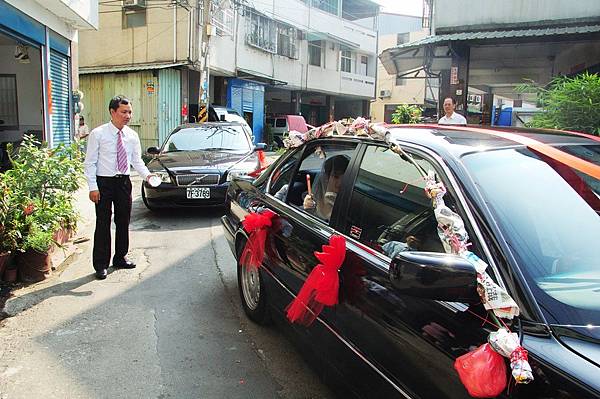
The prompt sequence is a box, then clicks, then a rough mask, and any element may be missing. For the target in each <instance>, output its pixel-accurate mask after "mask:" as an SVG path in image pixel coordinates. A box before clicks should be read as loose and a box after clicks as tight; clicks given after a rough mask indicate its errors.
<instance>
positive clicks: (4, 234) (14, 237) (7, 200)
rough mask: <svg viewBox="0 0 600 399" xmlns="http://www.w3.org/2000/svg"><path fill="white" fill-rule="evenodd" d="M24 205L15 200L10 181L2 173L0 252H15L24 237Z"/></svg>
mask: <svg viewBox="0 0 600 399" xmlns="http://www.w3.org/2000/svg"><path fill="white" fill-rule="evenodd" d="M22 212H23V211H22V207H21V206H20V205H19V204H18V203H17V202H16V201H15V196H14V195H13V190H12V189H11V184H10V181H9V180H8V179H6V178H4V176H2V175H0V253H4V252H13V251H15V250H16V249H17V247H18V246H19V242H20V241H21V238H22V231H21V230H22V228H21V225H22V218H21V217H20V216H21V214H22Z"/></svg>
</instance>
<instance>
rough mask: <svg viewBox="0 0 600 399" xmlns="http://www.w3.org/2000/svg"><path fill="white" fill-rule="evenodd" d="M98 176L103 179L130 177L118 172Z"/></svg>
mask: <svg viewBox="0 0 600 399" xmlns="http://www.w3.org/2000/svg"><path fill="white" fill-rule="evenodd" d="M96 177H100V178H102V179H123V178H125V177H129V175H122V174H118V175H114V176H96Z"/></svg>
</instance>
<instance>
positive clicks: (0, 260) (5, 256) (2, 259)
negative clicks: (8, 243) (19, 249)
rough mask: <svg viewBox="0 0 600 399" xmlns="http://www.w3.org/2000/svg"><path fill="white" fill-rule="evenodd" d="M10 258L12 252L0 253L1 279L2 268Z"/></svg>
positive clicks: (6, 265)
mask: <svg viewBox="0 0 600 399" xmlns="http://www.w3.org/2000/svg"><path fill="white" fill-rule="evenodd" d="M12 259H13V253H12V252H3V253H0V280H2V275H3V274H4V270H5V269H6V268H7V267H8V265H9V264H10V263H11V261H12Z"/></svg>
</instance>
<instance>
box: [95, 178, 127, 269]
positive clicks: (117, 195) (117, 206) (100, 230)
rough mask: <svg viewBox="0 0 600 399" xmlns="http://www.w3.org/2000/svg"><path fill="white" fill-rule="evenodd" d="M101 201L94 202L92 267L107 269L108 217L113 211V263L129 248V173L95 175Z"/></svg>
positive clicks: (109, 238)
mask: <svg viewBox="0 0 600 399" xmlns="http://www.w3.org/2000/svg"><path fill="white" fill-rule="evenodd" d="M96 181H97V183H98V190H99V191H100V201H98V203H97V204H96V231H95V233H94V251H93V253H92V262H93V264H94V269H96V270H100V269H107V268H108V266H109V262H110V253H111V237H110V221H111V216H112V213H113V209H114V214H115V226H116V237H115V256H114V257H113V263H115V261H116V262H117V263H119V262H121V261H123V260H124V259H125V255H127V251H129V219H130V217H131V180H130V179H129V175H117V176H114V177H103V176H97V179H96Z"/></svg>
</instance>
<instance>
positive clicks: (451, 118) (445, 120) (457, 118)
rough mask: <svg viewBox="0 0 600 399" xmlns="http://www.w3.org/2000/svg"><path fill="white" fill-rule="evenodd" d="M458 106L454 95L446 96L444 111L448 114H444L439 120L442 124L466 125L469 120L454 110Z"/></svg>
mask: <svg viewBox="0 0 600 399" xmlns="http://www.w3.org/2000/svg"><path fill="white" fill-rule="evenodd" d="M455 108H456V100H455V99H454V97H446V98H445V99H444V113H445V114H446V115H444V116H442V117H441V118H440V120H439V121H438V124H440V125H466V124H467V120H466V119H465V117H464V116H462V115H461V114H457V113H456V112H454V109H455Z"/></svg>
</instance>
